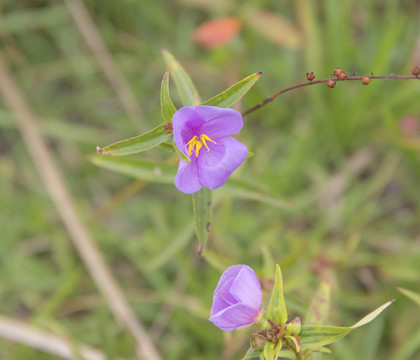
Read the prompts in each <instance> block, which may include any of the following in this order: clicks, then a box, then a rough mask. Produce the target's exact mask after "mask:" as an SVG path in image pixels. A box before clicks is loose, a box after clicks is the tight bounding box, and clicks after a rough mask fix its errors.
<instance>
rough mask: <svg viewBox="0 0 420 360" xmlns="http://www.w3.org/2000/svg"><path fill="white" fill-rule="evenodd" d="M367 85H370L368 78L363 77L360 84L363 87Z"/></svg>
mask: <svg viewBox="0 0 420 360" xmlns="http://www.w3.org/2000/svg"><path fill="white" fill-rule="evenodd" d="M369 83H370V79H369V76H363V77H362V84H363V85H368V84H369Z"/></svg>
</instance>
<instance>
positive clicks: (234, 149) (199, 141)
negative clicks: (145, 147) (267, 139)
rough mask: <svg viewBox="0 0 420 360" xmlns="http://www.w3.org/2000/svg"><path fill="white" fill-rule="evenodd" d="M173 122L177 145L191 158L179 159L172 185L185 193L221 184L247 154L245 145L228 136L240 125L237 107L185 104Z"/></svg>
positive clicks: (241, 122)
mask: <svg viewBox="0 0 420 360" xmlns="http://www.w3.org/2000/svg"><path fill="white" fill-rule="evenodd" d="M172 125H173V134H174V139H175V144H176V146H177V147H178V148H179V149H180V150H181V151H182V152H183V153H184V154H185V155H187V156H188V157H189V158H190V160H191V162H190V163H188V162H186V161H184V160H182V159H181V160H180V161H179V167H178V172H177V174H176V177H175V186H176V187H177V188H178V190H180V191H182V192H184V193H186V194H192V193H195V192H197V191H198V190H200V189H201V187H202V186H205V187H207V188H209V189H211V190H213V189H216V188H218V187H219V186H222V185H223V184H224V183H225V182H226V180H227V179H228V177H229V176H230V175H231V174H232V173H233V172H234V171H235V170H236V169H237V168H238V166H239V165H241V164H242V162H243V161H244V160H245V158H246V156H247V153H248V150H247V148H246V146H245V145H244V144H242V143H240V142H239V141H238V140H236V139H234V138H233V137H231V136H230V135H233V134H237V133H238V132H239V131H240V130H241V128H242V126H243V121H242V115H241V114H240V113H239V112H238V111H236V110H233V109H225V108H219V107H215V106H207V105H199V106H185V107H183V108H181V109H179V110H178V111H177V112H176V113H175V114H174V116H173V118H172Z"/></svg>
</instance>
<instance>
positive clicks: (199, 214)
mask: <svg viewBox="0 0 420 360" xmlns="http://www.w3.org/2000/svg"><path fill="white" fill-rule="evenodd" d="M211 195H212V194H211V190H209V189H207V188H205V187H204V186H203V187H202V188H201V189H200V190H199V191H198V192H196V193H194V194H193V195H192V199H193V209H194V220H195V232H196V234H197V238H198V242H199V244H200V249H199V252H200V253H201V252H202V251H203V250H204V247H205V246H206V243H207V239H208V238H209V234H210V225H211Z"/></svg>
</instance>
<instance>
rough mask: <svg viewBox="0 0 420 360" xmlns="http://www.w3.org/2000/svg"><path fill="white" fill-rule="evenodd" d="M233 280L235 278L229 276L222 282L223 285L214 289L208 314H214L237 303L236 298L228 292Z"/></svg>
mask: <svg viewBox="0 0 420 360" xmlns="http://www.w3.org/2000/svg"><path fill="white" fill-rule="evenodd" d="M234 281H235V278H233V277H231V278H229V279H228V280H227V281H225V282H224V283H223V286H221V287H220V288H219V287H217V288H216V290H215V291H214V296H213V306H212V307H211V311H210V315H215V314H217V313H218V312H220V311H222V310H223V309H226V308H228V307H230V306H232V305H235V304H237V303H238V300H237V299H235V298H234V297H233V296H232V295H231V294H230V288H231V286H232V284H233V282H234Z"/></svg>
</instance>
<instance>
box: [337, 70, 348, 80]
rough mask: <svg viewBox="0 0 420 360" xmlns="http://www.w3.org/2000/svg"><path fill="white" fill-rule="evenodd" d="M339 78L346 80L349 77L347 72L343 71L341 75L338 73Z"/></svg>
mask: <svg viewBox="0 0 420 360" xmlns="http://www.w3.org/2000/svg"><path fill="white" fill-rule="evenodd" d="M338 78H339V79H340V80H346V79H347V74H346V73H345V72H344V71H343V72H342V73H341V74H340V75H338Z"/></svg>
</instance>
